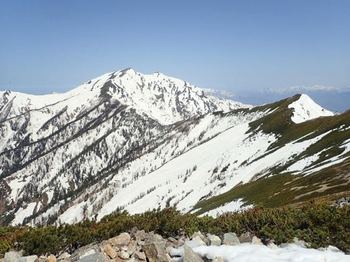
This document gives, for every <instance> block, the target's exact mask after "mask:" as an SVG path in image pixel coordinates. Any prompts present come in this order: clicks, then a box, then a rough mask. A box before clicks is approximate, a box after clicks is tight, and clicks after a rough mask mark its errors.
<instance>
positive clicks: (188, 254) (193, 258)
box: [183, 244, 204, 262]
mask: <svg viewBox="0 0 350 262" xmlns="http://www.w3.org/2000/svg"><path fill="white" fill-rule="evenodd" d="M183 262H204V260H203V259H202V258H201V257H200V256H199V255H198V254H197V253H196V252H194V251H193V249H192V248H191V247H190V246H188V245H187V244H185V245H184V254H183Z"/></svg>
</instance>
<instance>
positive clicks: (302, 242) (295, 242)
mask: <svg viewBox="0 0 350 262" xmlns="http://www.w3.org/2000/svg"><path fill="white" fill-rule="evenodd" d="M293 243H294V244H296V245H298V246H300V247H308V244H307V243H306V242H305V241H304V240H300V239H298V238H297V237H294V238H293Z"/></svg>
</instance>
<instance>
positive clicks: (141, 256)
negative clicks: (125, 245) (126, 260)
mask: <svg viewBox="0 0 350 262" xmlns="http://www.w3.org/2000/svg"><path fill="white" fill-rule="evenodd" d="M134 257H135V258H136V259H138V260H146V255H145V253H143V252H140V251H136V252H135V253H134Z"/></svg>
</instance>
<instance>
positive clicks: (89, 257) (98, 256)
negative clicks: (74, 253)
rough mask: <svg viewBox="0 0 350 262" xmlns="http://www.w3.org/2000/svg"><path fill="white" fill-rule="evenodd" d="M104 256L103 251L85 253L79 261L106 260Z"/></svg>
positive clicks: (95, 261)
mask: <svg viewBox="0 0 350 262" xmlns="http://www.w3.org/2000/svg"><path fill="white" fill-rule="evenodd" d="M104 261H105V259H104V256H103V255H102V253H97V252H95V253H91V254H86V255H83V256H81V257H80V258H79V260H78V262H104Z"/></svg>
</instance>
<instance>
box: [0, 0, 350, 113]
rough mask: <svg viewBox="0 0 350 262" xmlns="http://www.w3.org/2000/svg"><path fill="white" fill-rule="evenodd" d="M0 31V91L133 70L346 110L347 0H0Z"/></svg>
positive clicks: (349, 72)
mask: <svg viewBox="0 0 350 262" xmlns="http://www.w3.org/2000/svg"><path fill="white" fill-rule="evenodd" d="M0 33H1V39H0V89H12V90H17V91H22V92H27V93H37V94H41V93H50V92H62V91H65V90H69V89H71V88H73V87H75V86H76V85H78V84H80V83H82V82H84V81H86V80H88V79H90V78H93V77H95V76H98V75H101V74H103V73H105V72H110V71H115V70H118V69H122V68H126V67H132V68H134V69H135V70H137V71H140V72H143V73H152V72H155V71H161V72H163V73H165V74H168V75H171V76H175V77H179V78H182V79H185V80H187V81H189V82H191V83H193V84H195V85H198V86H200V87H205V88H214V89H223V90H229V91H231V92H233V93H234V94H236V96H237V99H241V100H244V102H252V103H253V102H254V103H260V102H268V101H271V99H275V98H280V97H284V96H288V95H289V94H291V93H298V91H303V92H305V93H309V94H311V95H313V96H314V97H316V98H317V100H318V101H319V102H321V104H322V105H325V106H328V107H331V109H333V110H338V111H341V110H345V109H346V108H350V102H348V101H350V91H349V89H350V1H348V0H290V1H288V0H284V1H280V0H274V1H272V0H263V1H260V0H254V1H253V0H241V1H233V0H231V1H229V0H227V1H220V0H218V1H199V0H198V1H164V0H163V1H152V0H149V1H141V0H140V1H117V0H113V1H112V0H110V1H107V0H100V1H88V0H74V1H71V0H61V1H47V0H32V1H28V0H23V1H18V0H11V1H9V0H3V1H2V2H1V8H0ZM295 87H300V90H298V89H297V88H295ZM313 87H321V88H313ZM322 87H324V88H322ZM330 94H331V95H330ZM330 97H335V98H334V99H333V100H332V99H330ZM330 100H332V101H330Z"/></svg>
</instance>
